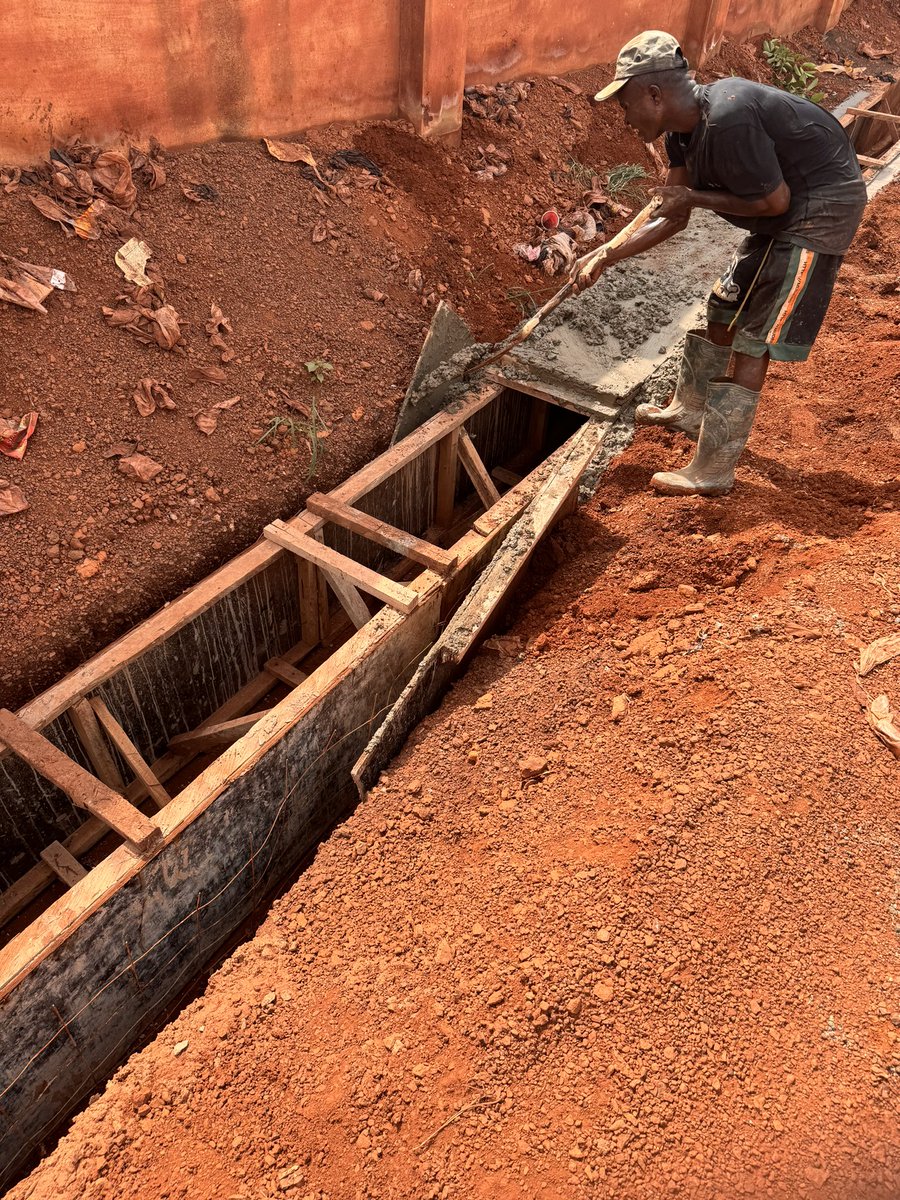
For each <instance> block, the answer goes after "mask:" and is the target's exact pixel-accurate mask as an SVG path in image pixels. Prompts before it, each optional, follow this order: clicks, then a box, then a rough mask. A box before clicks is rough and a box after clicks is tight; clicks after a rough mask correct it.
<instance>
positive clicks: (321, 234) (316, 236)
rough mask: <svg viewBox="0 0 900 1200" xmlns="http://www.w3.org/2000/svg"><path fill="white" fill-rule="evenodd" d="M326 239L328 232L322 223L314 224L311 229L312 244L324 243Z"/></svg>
mask: <svg viewBox="0 0 900 1200" xmlns="http://www.w3.org/2000/svg"><path fill="white" fill-rule="evenodd" d="M327 237H328V230H327V229H326V228H325V224H324V222H322V221H316V223H315V225H313V229H312V240H313V242H324V241H325V239H326V238H327Z"/></svg>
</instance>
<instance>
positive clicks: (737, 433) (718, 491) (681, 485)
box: [650, 383, 759, 496]
mask: <svg viewBox="0 0 900 1200" xmlns="http://www.w3.org/2000/svg"><path fill="white" fill-rule="evenodd" d="M758 404H759V392H751V391H750V389H749V388H745V387H740V386H739V385H738V384H736V383H711V384H710V385H709V390H708V394H707V401H706V411H705V412H704V414H703V424H702V425H701V427H700V438H699V441H698V442H697V449H696V450H695V452H694V457H693V458H692V459H691V461H690V462H689V463H688V465H687V466H686V467H685V468H684V470H683V471H658V472H657V474H656V475H654V476H653V478H652V479H651V480H650V484H651V486H652V487H654V488H655V489H656V490H657V491H658V492H665V493H666V494H667V495H670V496H722V495H724V494H725V493H726V492H730V491H731V489H732V487H733V486H734V468H735V466H736V465H737V460H738V459H739V458H740V457H741V452H742V451H743V449H744V446H746V444H747V438H748V437H749V436H750V430H751V429H752V428H753V418H754V417H755V416H756V406H757V405H758Z"/></svg>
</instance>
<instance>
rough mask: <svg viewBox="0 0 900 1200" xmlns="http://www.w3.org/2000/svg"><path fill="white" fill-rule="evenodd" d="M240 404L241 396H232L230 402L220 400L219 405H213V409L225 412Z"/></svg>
mask: <svg viewBox="0 0 900 1200" xmlns="http://www.w3.org/2000/svg"><path fill="white" fill-rule="evenodd" d="M240 402H241V398H240V396H232V397H231V399H230V400H220V401H219V402H218V404H214V405H213V408H217V409H219V410H220V411H224V410H225V409H227V408H234V406H235V405H236V404H240Z"/></svg>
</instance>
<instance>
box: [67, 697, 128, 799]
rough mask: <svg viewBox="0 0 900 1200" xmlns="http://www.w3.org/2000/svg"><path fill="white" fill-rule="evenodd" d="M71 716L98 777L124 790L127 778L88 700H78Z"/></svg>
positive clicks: (70, 712) (116, 788) (70, 710)
mask: <svg viewBox="0 0 900 1200" xmlns="http://www.w3.org/2000/svg"><path fill="white" fill-rule="evenodd" d="M69 718H70V719H71V721H72V724H73V725H74V726H75V732H76V733H77V734H78V740H79V741H80V742H81V744H82V746H83V747H84V752H85V754H87V756H88V758H89V759H90V760H91V766H92V767H93V768H94V771H95V772H96V774H97V777H98V778H99V779H102V780H103V782H104V783H105V784H106V786H107V787H111V788H112V790H113V791H114V792H124V791H125V780H124V779H123V778H122V772H121V771H120V770H119V768H118V766H117V765H116V760H115V759H114V758H113V756H112V755H111V754H110V752H109V746H107V744H106V741H105V739H104V737H103V734H102V733H101V732H100V726H99V724H98V723H97V714H96V713H95V712H94V710H93V709H92V708H91V706H90V705H89V704H88V702H87V700H78V701H76V702H75V704H73V705H72V707H71V708H70V709H69Z"/></svg>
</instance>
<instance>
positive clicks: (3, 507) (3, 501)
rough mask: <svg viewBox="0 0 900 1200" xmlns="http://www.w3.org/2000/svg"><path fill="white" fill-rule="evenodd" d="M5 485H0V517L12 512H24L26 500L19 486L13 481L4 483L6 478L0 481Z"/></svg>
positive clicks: (9, 515)
mask: <svg viewBox="0 0 900 1200" xmlns="http://www.w3.org/2000/svg"><path fill="white" fill-rule="evenodd" d="M0 482H2V483H3V484H5V486H0V517H11V516H12V515H13V513H18V512H24V511H25V509H26V508H27V507H28V501H27V500H26V499H25V496H24V495H23V493H22V489H21V488H20V487H16V485H15V484H14V483H6V480H3V481H0Z"/></svg>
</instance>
